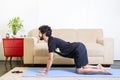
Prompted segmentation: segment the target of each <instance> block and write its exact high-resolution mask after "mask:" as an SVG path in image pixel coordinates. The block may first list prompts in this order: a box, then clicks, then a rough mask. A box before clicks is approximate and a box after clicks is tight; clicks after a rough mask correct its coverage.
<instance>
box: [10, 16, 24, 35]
mask: <svg viewBox="0 0 120 80" xmlns="http://www.w3.org/2000/svg"><path fill="white" fill-rule="evenodd" d="M22 22H23V21H22V20H21V19H20V17H14V18H12V19H11V20H9V22H8V26H9V28H11V29H12V33H13V35H16V34H17V32H18V31H19V30H20V29H21V28H22V27H23V24H22Z"/></svg>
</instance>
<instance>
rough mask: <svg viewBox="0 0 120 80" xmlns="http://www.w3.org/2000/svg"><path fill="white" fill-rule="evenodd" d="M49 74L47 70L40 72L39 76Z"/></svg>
mask: <svg viewBox="0 0 120 80" xmlns="http://www.w3.org/2000/svg"><path fill="white" fill-rule="evenodd" d="M47 74H48V72H46V71H45V72H41V73H39V74H38V76H45V75H47Z"/></svg>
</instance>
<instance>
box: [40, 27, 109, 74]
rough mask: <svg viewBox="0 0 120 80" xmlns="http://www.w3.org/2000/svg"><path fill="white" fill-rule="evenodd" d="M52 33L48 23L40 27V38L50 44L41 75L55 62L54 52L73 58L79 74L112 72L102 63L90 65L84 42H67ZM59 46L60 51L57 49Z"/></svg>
mask: <svg viewBox="0 0 120 80" xmlns="http://www.w3.org/2000/svg"><path fill="white" fill-rule="evenodd" d="M51 35H52V29H51V28H50V27H49V26H48V25H43V26H40V27H39V34H38V36H39V37H40V40H44V41H45V42H46V43H47V44H48V51H49V56H48V61H47V67H46V69H45V72H43V73H41V74H40V75H42V76H44V75H46V74H47V73H48V72H49V70H50V68H51V65H52V63H53V59H54V54H55V53H57V54H59V55H61V56H63V57H68V58H73V59H74V62H75V66H76V72H77V73H78V74H97V73H101V74H111V73H109V72H108V71H107V70H105V69H104V68H103V67H102V66H101V65H100V64H98V65H97V66H92V65H88V57H87V50H86V47H85V45H84V44H83V43H81V42H73V43H70V42H66V41H64V40H62V39H59V38H55V37H53V36H51ZM57 48H59V50H60V52H57V51H56V49H57Z"/></svg>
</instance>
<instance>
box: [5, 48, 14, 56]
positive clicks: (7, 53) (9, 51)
mask: <svg viewBox="0 0 120 80" xmlns="http://www.w3.org/2000/svg"><path fill="white" fill-rule="evenodd" d="M13 54H14V50H13V48H4V55H5V56H13Z"/></svg>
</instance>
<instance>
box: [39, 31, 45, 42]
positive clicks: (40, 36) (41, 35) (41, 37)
mask: <svg viewBox="0 0 120 80" xmlns="http://www.w3.org/2000/svg"><path fill="white" fill-rule="evenodd" d="M38 36H39V38H40V40H43V39H44V38H43V34H42V33H41V32H40V31H39V34H38Z"/></svg>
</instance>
